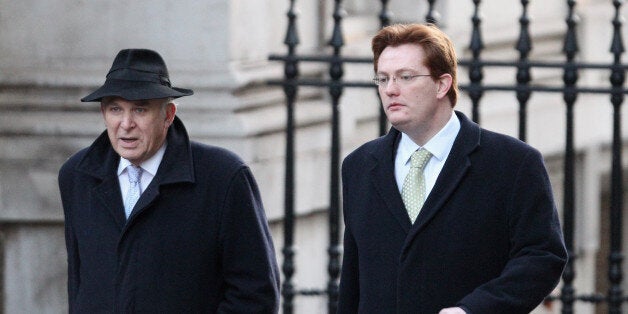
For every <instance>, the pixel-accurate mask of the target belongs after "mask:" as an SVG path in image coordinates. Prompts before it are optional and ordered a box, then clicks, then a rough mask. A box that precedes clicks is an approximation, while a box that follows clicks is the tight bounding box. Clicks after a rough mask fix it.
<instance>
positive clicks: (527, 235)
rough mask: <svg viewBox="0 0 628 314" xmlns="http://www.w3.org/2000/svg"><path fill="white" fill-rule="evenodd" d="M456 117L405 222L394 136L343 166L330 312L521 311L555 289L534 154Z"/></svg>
mask: <svg viewBox="0 0 628 314" xmlns="http://www.w3.org/2000/svg"><path fill="white" fill-rule="evenodd" d="M456 115H457V116H458V118H459V120H460V123H461V129H460V132H459V134H458V136H457V138H456V140H455V142H454V144H453V147H452V150H451V152H450V154H449V157H448V158H447V161H446V163H445V165H444V167H443V169H442V171H441V173H440V175H439V176H438V178H437V181H436V184H435V186H434V188H433V189H432V191H431V193H430V194H429V195H428V198H427V199H426V202H425V205H424V207H423V209H422V210H421V212H420V214H419V216H418V218H417V220H416V222H415V223H414V224H411V222H410V219H409V218H408V214H407V213H406V210H405V207H404V205H403V201H402V199H401V196H400V193H399V190H398V188H397V184H396V182H395V177H394V159H395V151H396V145H397V143H398V140H399V138H400V132H399V131H397V130H395V129H394V128H393V129H392V130H391V131H390V132H389V134H387V135H386V136H384V137H381V138H379V139H376V140H374V141H371V142H369V143H366V144H364V145H363V146H362V147H360V148H358V149H357V150H356V151H354V152H353V153H351V154H350V155H349V156H348V157H347V158H346V159H345V160H344V162H343V167H342V180H343V203H344V208H343V210H344V220H345V226H346V228H345V236H344V257H343V265H342V273H341V281H340V295H339V299H340V302H339V310H338V313H377V314H382V313H413V314H415V313H421V314H434V313H438V311H439V310H440V309H442V308H447V307H454V306H462V307H464V308H466V309H467V310H468V311H470V312H471V313H474V314H487V313H489V314H490V313H504V314H516V313H528V312H530V311H531V310H532V309H533V308H534V307H536V306H537V305H538V304H539V303H540V302H542V300H543V298H544V297H545V296H547V295H548V294H549V293H550V292H551V291H552V289H553V288H555V287H556V285H557V283H558V281H559V280H560V276H561V273H562V270H563V268H564V265H565V263H566V260H567V255H566V250H565V247H564V244H563V239H562V234H561V230H560V226H559V220H558V216H557V211H556V208H555V205H554V200H553V196H552V190H551V187H550V182H549V179H548V175H547V172H546V169H545V166H544V163H543V159H542V156H541V154H540V153H539V152H538V151H537V150H535V149H533V148H532V147H530V146H528V145H527V144H525V143H523V142H521V141H519V140H517V139H514V138H511V137H508V136H505V135H500V134H497V133H494V132H490V131H487V130H484V129H481V128H480V127H479V126H478V125H476V124H475V123H473V122H471V121H470V120H468V119H467V118H466V117H465V116H464V115H463V114H462V113H459V112H456Z"/></svg>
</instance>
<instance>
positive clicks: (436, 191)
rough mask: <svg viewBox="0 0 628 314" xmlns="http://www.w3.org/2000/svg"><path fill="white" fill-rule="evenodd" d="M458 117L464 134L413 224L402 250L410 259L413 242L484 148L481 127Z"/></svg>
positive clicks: (458, 139)
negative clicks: (474, 155)
mask: <svg viewBox="0 0 628 314" xmlns="http://www.w3.org/2000/svg"><path fill="white" fill-rule="evenodd" d="M456 115H457V116H458V119H459V120H460V132H459V133H458V136H457V137H456V140H455V141H454V144H453V147H452V148H451V152H450V153H449V156H448V157H447V161H446V162H445V165H444V167H443V169H442V170H441V173H440V174H439V176H438V178H437V179H436V183H435V185H434V188H433V189H432V191H431V192H430V194H429V196H428V197H427V199H426V200H425V204H424V205H423V208H422V209H421V212H420V213H419V216H418V217H417V219H416V221H415V223H414V225H412V228H411V230H410V234H409V235H408V237H407V238H406V241H405V243H404V246H403V249H402V256H406V253H407V250H408V249H409V247H410V244H411V243H412V240H413V239H414V238H415V237H416V236H417V234H419V233H420V232H421V230H423V229H424V228H425V226H426V225H427V224H429V222H430V221H431V220H432V218H434V216H435V215H436V213H438V211H439V210H441V209H442V208H443V206H444V204H445V202H446V201H447V200H448V199H449V197H450V196H451V194H452V193H453V192H454V191H455V190H456V188H457V187H458V185H459V184H460V181H461V180H462V179H463V178H464V175H465V174H466V173H467V171H468V170H469V168H470V167H471V161H470V159H469V155H470V154H471V153H472V152H473V151H474V150H475V149H476V148H478V147H479V146H480V135H481V130H480V127H479V126H478V125H477V124H475V123H473V122H471V121H470V120H469V119H467V117H466V116H465V115H464V114H462V113H460V112H456Z"/></svg>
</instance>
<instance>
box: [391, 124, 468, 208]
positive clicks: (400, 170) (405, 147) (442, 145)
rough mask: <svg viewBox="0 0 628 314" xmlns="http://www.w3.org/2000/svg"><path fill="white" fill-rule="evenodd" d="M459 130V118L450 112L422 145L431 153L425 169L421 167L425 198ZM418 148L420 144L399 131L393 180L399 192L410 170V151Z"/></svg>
mask: <svg viewBox="0 0 628 314" xmlns="http://www.w3.org/2000/svg"><path fill="white" fill-rule="evenodd" d="M459 131H460V120H458V117H457V116H456V115H455V114H454V113H453V112H452V114H451V118H449V121H448V122H447V124H445V126H444V127H443V128H442V129H441V130H440V131H438V133H436V135H434V137H432V138H431V139H430V140H429V141H428V142H427V143H426V144H425V145H424V146H423V148H424V149H426V150H428V151H429V152H430V153H432V155H433V156H432V158H431V159H430V161H429V162H428V163H427V165H425V169H423V175H424V176H425V197H426V198H427V197H428V195H429V194H430V192H431V191H432V188H433V187H434V184H435V183H436V179H437V178H438V175H439V174H440V171H441V170H442V169H443V166H444V165H445V161H447V157H448V156H449V152H450V151H451V147H452V146H453V145H454V141H455V140H456V136H458V132H459ZM419 148H421V146H419V145H418V144H416V143H415V142H413V141H412V139H410V137H409V136H408V135H406V134H405V133H401V140H400V141H399V146H398V147H397V153H396V154H395V180H396V181H397V188H398V189H399V193H401V188H402V187H403V181H404V180H405V179H406V176H407V175H408V172H409V171H410V157H411V156H412V153H414V151H416V150H417V149H419Z"/></svg>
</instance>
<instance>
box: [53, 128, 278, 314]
mask: <svg viewBox="0 0 628 314" xmlns="http://www.w3.org/2000/svg"><path fill="white" fill-rule="evenodd" d="M167 141H168V146H167V148H166V151H165V154H164V157H163V159H162V162H161V164H160V165H159V169H158V171H157V174H156V176H155V177H154V179H153V180H152V181H151V183H150V185H149V186H148V187H147V188H146V190H145V191H144V192H143V193H142V195H141V197H140V199H139V201H138V203H137V204H136V206H135V208H134V210H133V213H132V214H131V216H130V217H129V219H128V221H127V220H126V218H125V216H124V209H123V208H124V207H123V204H122V196H121V192H120V186H119V182H118V176H117V174H116V170H117V167H118V163H119V160H120V157H119V156H118V155H117V154H116V152H115V151H114V150H113V149H112V147H111V145H110V143H109V139H108V137H107V134H106V132H104V133H103V134H102V135H101V136H100V137H99V138H98V139H97V140H96V141H95V142H94V144H92V145H91V146H90V147H88V148H86V149H83V150H81V151H80V152H78V153H77V154H75V155H74V156H72V157H71V158H70V159H69V160H68V161H67V162H66V163H65V164H64V165H63V167H62V168H61V170H60V173H59V187H60V190H61V198H62V202H63V208H64V213H65V233H66V244H67V252H68V272H69V274H68V275H69V276H68V293H69V305H70V313H90V314H93V313H216V312H220V313H227V312H228V313H276V312H277V311H278V302H279V275H278V271H277V265H276V260H275V254H274V249H273V244H272V239H271V236H270V234H269V230H268V225H267V221H266V217H265V213H264V209H263V206H262V202H261V199H260V195H259V191H258V188H257V185H256V183H255V180H254V178H253V176H252V174H251V172H250V170H249V168H248V167H247V166H246V165H245V164H244V163H243V162H242V161H241V160H240V159H239V158H238V157H237V156H235V155H234V154H232V153H230V152H228V151H226V150H224V149H221V148H217V147H211V146H206V145H202V144H199V143H195V142H191V141H189V139H188V135H187V132H186V131H185V128H184V126H183V124H182V123H181V121H180V120H179V118H177V117H175V121H174V123H173V125H172V126H171V127H170V129H169V130H168V135H167Z"/></svg>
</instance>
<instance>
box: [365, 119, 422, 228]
mask: <svg viewBox="0 0 628 314" xmlns="http://www.w3.org/2000/svg"><path fill="white" fill-rule="evenodd" d="M400 139H401V132H399V131H398V130H397V129H395V128H391V129H390V131H389V132H388V134H386V135H385V136H384V137H381V138H379V139H378V140H376V143H375V145H373V146H372V149H371V151H370V152H369V154H370V155H371V157H372V159H371V161H372V164H371V166H370V169H369V171H370V174H371V175H369V178H370V180H371V184H372V185H373V186H374V187H375V189H376V190H377V193H378V194H379V196H380V198H381V199H382V200H383V201H384V203H385V204H386V208H387V209H388V211H390V213H391V214H392V215H393V217H395V220H397V222H398V223H399V225H400V226H401V228H403V230H404V231H405V232H408V231H409V230H410V227H411V226H412V225H411V223H410V219H409V218H408V213H407V212H406V210H405V207H404V205H403V200H402V199H401V195H400V194H399V189H398V188H397V182H396V180H395V167H394V165H395V152H396V151H397V145H398V144H399V140H400Z"/></svg>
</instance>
